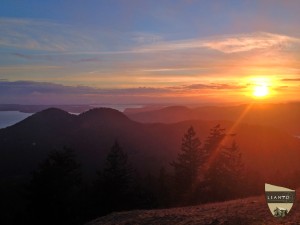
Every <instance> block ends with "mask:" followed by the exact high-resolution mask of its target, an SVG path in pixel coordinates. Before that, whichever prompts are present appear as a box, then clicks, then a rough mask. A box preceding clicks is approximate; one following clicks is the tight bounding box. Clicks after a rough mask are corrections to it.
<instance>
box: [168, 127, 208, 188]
mask: <svg viewBox="0 0 300 225" xmlns="http://www.w3.org/2000/svg"><path fill="white" fill-rule="evenodd" d="M200 146H201V142H200V140H199V138H198V137H197V136H196V132H195V130H194V128H193V127H192V126H191V127H190V128H189V129H188V130H187V132H186V133H185V134H184V136H183V139H182V144H181V152H180V153H179V154H178V156H177V160H176V161H173V162H172V163H171V165H172V166H173V167H174V172H175V184H176V188H177V189H178V191H180V192H185V191H187V190H189V189H190V188H191V187H192V186H193V185H194V184H195V182H196V180H197V179H198V172H199V168H200V166H201V164H202V163H203V159H202V158H201V148H200Z"/></svg>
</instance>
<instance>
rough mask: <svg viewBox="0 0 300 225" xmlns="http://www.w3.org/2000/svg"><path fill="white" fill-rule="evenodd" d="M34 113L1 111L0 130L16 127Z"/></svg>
mask: <svg viewBox="0 0 300 225" xmlns="http://www.w3.org/2000/svg"><path fill="white" fill-rule="evenodd" d="M30 115H32V113H23V112H17V111H0V128H5V127H8V126H11V125H14V124H15V123H17V122H20V121H21V120H24V119H25V118H27V117H28V116H30Z"/></svg>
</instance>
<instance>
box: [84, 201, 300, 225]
mask: <svg viewBox="0 0 300 225" xmlns="http://www.w3.org/2000/svg"><path fill="white" fill-rule="evenodd" d="M298 202H299V197H298V198H297V202H296V203H295V204H294V206H293V208H292V210H291V212H290V213H289V214H288V215H287V217H285V218H282V219H279V218H274V217H273V216H272V215H271V213H270V211H269V208H268V206H267V204H266V200H265V198H264V196H261V197H252V198H246V199H239V200H232V201H227V202H221V203H210V204H204V205H197V206H191V207H182V208H171V209H159V210H135V211H129V212H117V213H112V214H110V215H107V216H104V217H100V218H98V219H96V220H94V221H91V222H89V223H87V224H86V225H151V224H153V225H194V224H195V225H196V224H197V225H198V224H199V225H201V224H203V225H204V224H205V225H218V224H220V225H221V224H222V225H224V224H226V225H229V224H230V225H231V224H232V225H239V224H243V225H247V224H257V225H258V224H260V225H261V224H300V206H299V205H298Z"/></svg>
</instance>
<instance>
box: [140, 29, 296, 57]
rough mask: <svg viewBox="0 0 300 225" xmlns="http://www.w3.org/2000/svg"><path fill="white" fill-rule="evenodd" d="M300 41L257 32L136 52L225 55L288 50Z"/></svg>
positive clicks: (179, 43)
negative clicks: (211, 51)
mask: <svg viewBox="0 0 300 225" xmlns="http://www.w3.org/2000/svg"><path fill="white" fill-rule="evenodd" d="M299 43H300V39H298V38H294V37H289V36H286V35H280V34H272V33H266V32H256V33H248V34H235V35H224V36H219V37H210V38H204V39H189V40H180V41H170V42H164V43H160V44H157V45H149V46H144V47H141V48H137V49H136V52H152V51H176V50H187V49H197V48H198V49H199V48H209V49H214V50H218V51H220V52H223V53H236V52H247V51H251V50H255V49H268V48H272V49H273V48H280V49H281V48H287V47H290V46H291V45H292V44H299Z"/></svg>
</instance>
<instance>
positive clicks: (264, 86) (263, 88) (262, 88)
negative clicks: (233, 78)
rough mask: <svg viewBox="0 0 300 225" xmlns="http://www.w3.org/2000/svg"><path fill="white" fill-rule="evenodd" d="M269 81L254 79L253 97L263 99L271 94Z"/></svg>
mask: <svg viewBox="0 0 300 225" xmlns="http://www.w3.org/2000/svg"><path fill="white" fill-rule="evenodd" d="M268 83H269V82H268V80H267V79H264V78H256V79H254V86H253V93H252V94H253V96H255V97H258V98H261V97H265V96H267V95H268V94H269V84H268Z"/></svg>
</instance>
